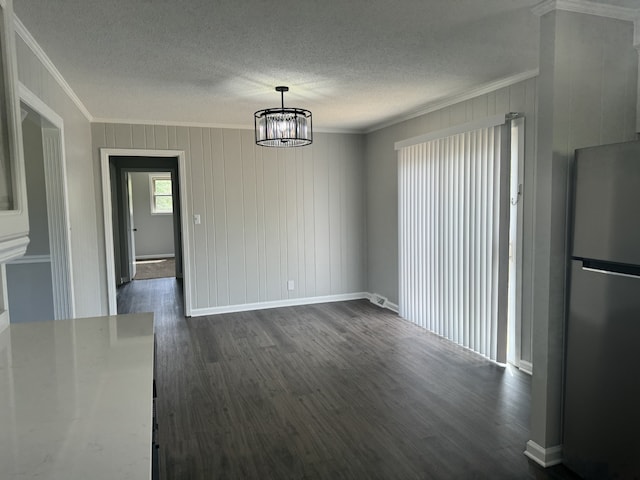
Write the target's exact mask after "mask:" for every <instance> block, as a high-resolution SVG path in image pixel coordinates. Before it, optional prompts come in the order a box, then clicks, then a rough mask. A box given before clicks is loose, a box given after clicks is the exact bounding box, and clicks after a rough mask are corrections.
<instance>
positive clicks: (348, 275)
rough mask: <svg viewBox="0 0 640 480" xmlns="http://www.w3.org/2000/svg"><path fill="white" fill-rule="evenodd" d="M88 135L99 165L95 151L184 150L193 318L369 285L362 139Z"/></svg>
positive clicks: (166, 130)
mask: <svg viewBox="0 0 640 480" xmlns="http://www.w3.org/2000/svg"><path fill="white" fill-rule="evenodd" d="M92 136H93V158H94V166H95V167H96V168H97V165H98V164H99V149H100V148H101V147H107V148H140V149H172V150H184V151H185V155H186V172H185V174H186V177H187V178H186V183H187V191H186V192H182V201H183V202H186V208H187V218H188V219H189V222H188V225H189V227H188V228H189V231H188V238H189V242H190V243H189V250H190V251H191V256H190V270H191V279H192V282H191V297H192V308H193V314H194V315H197V314H205V313H209V312H215V311H221V308H224V307H228V306H242V305H247V304H251V305H253V304H263V303H265V302H282V301H284V302H286V301H288V300H293V299H300V298H313V297H322V296H329V295H343V294H354V293H360V292H365V291H366V237H365V226H366V209H365V208H366V206H365V177H364V175H363V172H364V154H363V152H364V137H363V136H362V135H348V134H322V133H317V134H315V135H314V143H313V145H312V146H310V147H305V148H293V149H275V148H262V147H256V146H255V145H254V138H253V131H252V130H233V129H219V128H200V127H181V126H177V127H176V126H157V125H156V126H152V125H129V124H104V123H96V124H93V125H92ZM194 215H199V216H200V218H201V223H200V224H195V223H194V222H193V221H192V219H193V216H194ZM102 258H104V257H102ZM290 280H292V281H293V285H294V289H293V290H289V289H288V282H289V281H290Z"/></svg>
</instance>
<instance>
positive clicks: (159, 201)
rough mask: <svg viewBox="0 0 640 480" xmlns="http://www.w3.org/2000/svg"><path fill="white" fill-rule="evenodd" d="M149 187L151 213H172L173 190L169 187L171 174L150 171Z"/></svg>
mask: <svg viewBox="0 0 640 480" xmlns="http://www.w3.org/2000/svg"><path fill="white" fill-rule="evenodd" d="M149 183H150V187H151V213H152V214H171V213H173V191H172V189H171V175H169V174H162V175H159V174H157V173H152V174H150V175H149Z"/></svg>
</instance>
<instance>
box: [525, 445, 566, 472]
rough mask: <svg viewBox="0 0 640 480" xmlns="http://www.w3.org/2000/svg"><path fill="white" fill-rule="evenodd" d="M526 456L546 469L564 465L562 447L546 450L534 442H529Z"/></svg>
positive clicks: (557, 446)
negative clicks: (560, 464)
mask: <svg viewBox="0 0 640 480" xmlns="http://www.w3.org/2000/svg"><path fill="white" fill-rule="evenodd" d="M524 454H525V455H526V456H527V457H529V458H530V459H531V460H533V461H534V462H536V463H537V464H539V465H541V466H543V467H544V468H547V467H551V466H553V465H558V464H559V463H562V445H556V446H554V447H549V448H544V447H541V446H540V445H538V444H537V443H536V442H534V441H533V440H529V441H528V442H527V449H526V450H525V451H524Z"/></svg>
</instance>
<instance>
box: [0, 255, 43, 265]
mask: <svg viewBox="0 0 640 480" xmlns="http://www.w3.org/2000/svg"><path fill="white" fill-rule="evenodd" d="M28 263H51V255H24V256H22V257H20V258H16V259H14V260H11V261H10V262H7V264H9V265H24V264H28Z"/></svg>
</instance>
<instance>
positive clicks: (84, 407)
mask: <svg viewBox="0 0 640 480" xmlns="http://www.w3.org/2000/svg"><path fill="white" fill-rule="evenodd" d="M152 395H153V315H152V314H150V313H145V314H134V315H116V316H111V317H95V318H81V319H76V320H57V321H49V322H34V323H24V324H12V325H11V326H10V327H9V328H7V329H5V330H4V331H2V332H0V478H2V480H9V479H11V480H17V479H21V480H22V479H30V478H38V479H56V480H57V479H60V480H89V479H90V480H102V479H105V480H106V479H109V480H117V479H144V480H148V479H149V478H151V427H152V425H151V423H152Z"/></svg>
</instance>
